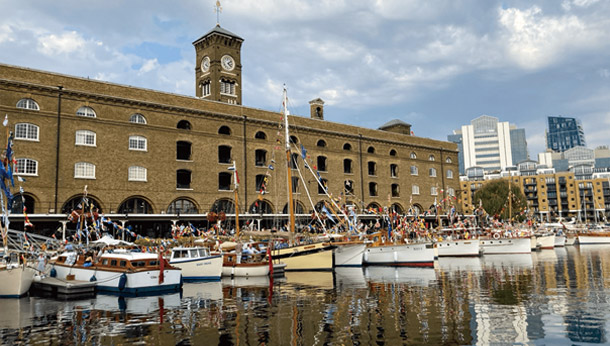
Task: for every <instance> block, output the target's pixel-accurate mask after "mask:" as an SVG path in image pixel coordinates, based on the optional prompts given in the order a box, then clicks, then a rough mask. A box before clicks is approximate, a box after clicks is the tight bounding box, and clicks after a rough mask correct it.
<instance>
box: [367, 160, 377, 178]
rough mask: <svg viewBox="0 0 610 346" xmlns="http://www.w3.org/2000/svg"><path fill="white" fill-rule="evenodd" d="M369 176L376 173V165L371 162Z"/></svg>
mask: <svg viewBox="0 0 610 346" xmlns="http://www.w3.org/2000/svg"><path fill="white" fill-rule="evenodd" d="M368 166H369V175H375V174H376V173H377V164H376V163H375V162H373V161H369V165H368Z"/></svg>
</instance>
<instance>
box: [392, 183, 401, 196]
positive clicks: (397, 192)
mask: <svg viewBox="0 0 610 346" xmlns="http://www.w3.org/2000/svg"><path fill="white" fill-rule="evenodd" d="M392 197H400V186H398V184H392Z"/></svg>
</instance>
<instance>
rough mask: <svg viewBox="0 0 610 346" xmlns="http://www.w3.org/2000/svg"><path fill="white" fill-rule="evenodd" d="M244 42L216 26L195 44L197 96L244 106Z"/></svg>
mask: <svg viewBox="0 0 610 346" xmlns="http://www.w3.org/2000/svg"><path fill="white" fill-rule="evenodd" d="M243 42H244V40H243V39H242V38H241V37H239V36H237V35H235V34H233V33H232V32H230V31H228V30H226V29H224V28H222V27H220V25H219V24H216V27H214V29H212V30H210V31H209V32H208V33H207V34H205V35H203V36H201V37H200V38H199V39H197V40H196V41H195V42H193V46H195V53H196V58H195V95H196V96H197V97H199V98H203V99H206V100H212V101H220V102H226V103H230V104H237V105H241V44H242V43H243Z"/></svg>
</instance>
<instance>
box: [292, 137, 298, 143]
mask: <svg viewBox="0 0 610 346" xmlns="http://www.w3.org/2000/svg"><path fill="white" fill-rule="evenodd" d="M290 143H294V144H297V143H299V139H298V138H297V137H296V136H290Z"/></svg>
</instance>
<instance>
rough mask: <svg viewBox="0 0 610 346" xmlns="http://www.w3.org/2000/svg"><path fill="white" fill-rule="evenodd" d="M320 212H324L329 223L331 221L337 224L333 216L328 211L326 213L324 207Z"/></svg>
mask: <svg viewBox="0 0 610 346" xmlns="http://www.w3.org/2000/svg"><path fill="white" fill-rule="evenodd" d="M322 212H324V213H325V214H326V216H327V217H328V219H329V220H330V221H332V222H333V223H337V221H336V220H335V218H334V217H333V215H332V214H331V213H330V211H328V209H326V206H325V205H323V206H322Z"/></svg>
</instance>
